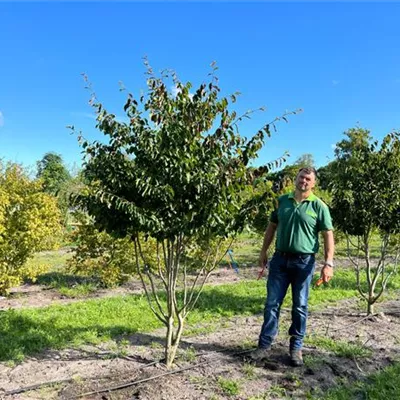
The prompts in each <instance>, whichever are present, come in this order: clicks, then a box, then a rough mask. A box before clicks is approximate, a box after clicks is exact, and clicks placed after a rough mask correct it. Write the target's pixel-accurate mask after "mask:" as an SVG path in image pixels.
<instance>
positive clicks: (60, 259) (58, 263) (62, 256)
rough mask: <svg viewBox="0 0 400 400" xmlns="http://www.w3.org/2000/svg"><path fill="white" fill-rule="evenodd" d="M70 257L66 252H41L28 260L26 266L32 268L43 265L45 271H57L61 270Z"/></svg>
mask: <svg viewBox="0 0 400 400" xmlns="http://www.w3.org/2000/svg"><path fill="white" fill-rule="evenodd" d="M71 257H72V253H71V252H67V251H60V250H55V251H43V252H41V253H36V254H35V255H34V256H33V257H32V258H31V259H29V260H28V264H29V265H32V266H36V265H44V266H46V267H47V270H51V271H59V270H62V269H63V268H64V266H65V264H66V262H67V260H69V259H70V258H71Z"/></svg>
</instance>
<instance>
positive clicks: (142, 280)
mask: <svg viewBox="0 0 400 400" xmlns="http://www.w3.org/2000/svg"><path fill="white" fill-rule="evenodd" d="M137 241H138V238H137V236H134V241H133V243H134V246H135V258H136V268H137V272H138V274H139V277H140V281H141V282H142V286H143V289H144V292H145V294H146V298H147V302H148V303H149V307H150V309H151V311H153V313H154V315H155V316H156V317H157V318H158V319H159V320H160V321H161V322H162V323H163V324H165V325H167V324H168V321H167V317H166V315H165V314H164V312H162V310H161V313H160V314H159V313H158V312H157V311H156V309H155V308H154V306H153V302H152V299H151V296H150V293H149V291H148V288H147V284H146V282H145V280H144V278H143V274H142V271H141V269H140V262H139V255H138V253H139V249H138V245H137Z"/></svg>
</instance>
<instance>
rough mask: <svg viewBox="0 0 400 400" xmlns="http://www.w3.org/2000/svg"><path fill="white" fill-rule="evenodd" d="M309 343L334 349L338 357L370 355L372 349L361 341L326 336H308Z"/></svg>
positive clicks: (306, 341) (307, 342)
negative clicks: (352, 341) (348, 340)
mask: <svg viewBox="0 0 400 400" xmlns="http://www.w3.org/2000/svg"><path fill="white" fill-rule="evenodd" d="M305 343H306V344H308V345H314V346H317V347H319V348H323V349H326V350H329V351H332V352H333V353H334V354H335V355H336V356H338V357H347V358H353V357H357V358H359V357H369V356H370V355H371V350H370V349H367V348H366V347H364V346H363V345H362V343H359V342H354V343H351V342H346V341H343V340H337V339H331V338H328V337H326V336H308V337H306V339H305Z"/></svg>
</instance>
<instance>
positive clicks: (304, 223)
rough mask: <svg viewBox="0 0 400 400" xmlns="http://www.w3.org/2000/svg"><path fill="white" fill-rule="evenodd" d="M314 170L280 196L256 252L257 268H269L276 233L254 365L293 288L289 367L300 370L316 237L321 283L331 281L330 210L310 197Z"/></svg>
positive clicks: (263, 354)
mask: <svg viewBox="0 0 400 400" xmlns="http://www.w3.org/2000/svg"><path fill="white" fill-rule="evenodd" d="M316 178H317V177H316V171H315V169H314V168H301V169H300V171H299V172H298V174H297V177H296V180H295V187H296V188H295V191H294V192H293V193H290V194H286V195H283V196H281V197H280V198H279V199H278V207H277V209H276V210H275V211H274V212H273V213H272V215H271V218H270V223H269V224H268V227H267V230H266V232H265V237H264V242H263V246H262V249H261V253H260V267H261V268H264V266H265V265H266V264H267V251H268V248H269V246H270V245H271V243H272V241H273V239H274V237H275V232H276V233H277V238H276V250H275V253H274V255H273V257H272V259H271V260H270V264H269V274H268V282H267V300H266V303H265V310H264V323H263V325H262V328H261V333H260V337H259V342H258V349H257V350H255V351H254V352H253V353H252V354H251V358H252V359H254V360H262V359H263V358H267V357H268V351H269V350H270V348H271V344H272V341H273V339H274V337H275V336H276V335H277V333H278V322H279V312H280V308H281V305H282V302H283V300H284V298H285V295H286V292H287V289H288V287H289V285H291V287H292V297H293V300H292V324H291V326H290V329H289V335H290V362H291V365H292V366H301V365H303V357H302V352H301V349H302V346H303V339H304V335H305V333H306V322H307V309H308V294H309V288H310V284H311V280H312V277H313V273H314V268H315V253H317V252H318V248H319V241H318V234H319V232H322V235H323V238H324V250H325V262H324V265H323V268H322V271H321V278H322V280H323V282H329V281H330V279H331V278H332V276H333V253H334V240H333V232H332V229H333V227H332V220H331V216H330V213H329V209H328V207H327V205H326V204H325V203H323V202H322V201H321V200H320V199H319V198H318V197H317V196H315V195H314V194H313V193H312V189H313V188H314V186H315V183H316Z"/></svg>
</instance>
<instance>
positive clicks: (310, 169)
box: [298, 167, 318, 178]
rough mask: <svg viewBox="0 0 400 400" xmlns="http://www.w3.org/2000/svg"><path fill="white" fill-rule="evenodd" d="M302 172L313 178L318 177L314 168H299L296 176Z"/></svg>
mask: <svg viewBox="0 0 400 400" xmlns="http://www.w3.org/2000/svg"><path fill="white" fill-rule="evenodd" d="M302 171H304V172H305V173H306V174H314V176H315V178H317V177H318V172H317V170H316V169H315V168H314V167H301V168H300V169H299V172H298V174H299V173H300V172H302Z"/></svg>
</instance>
